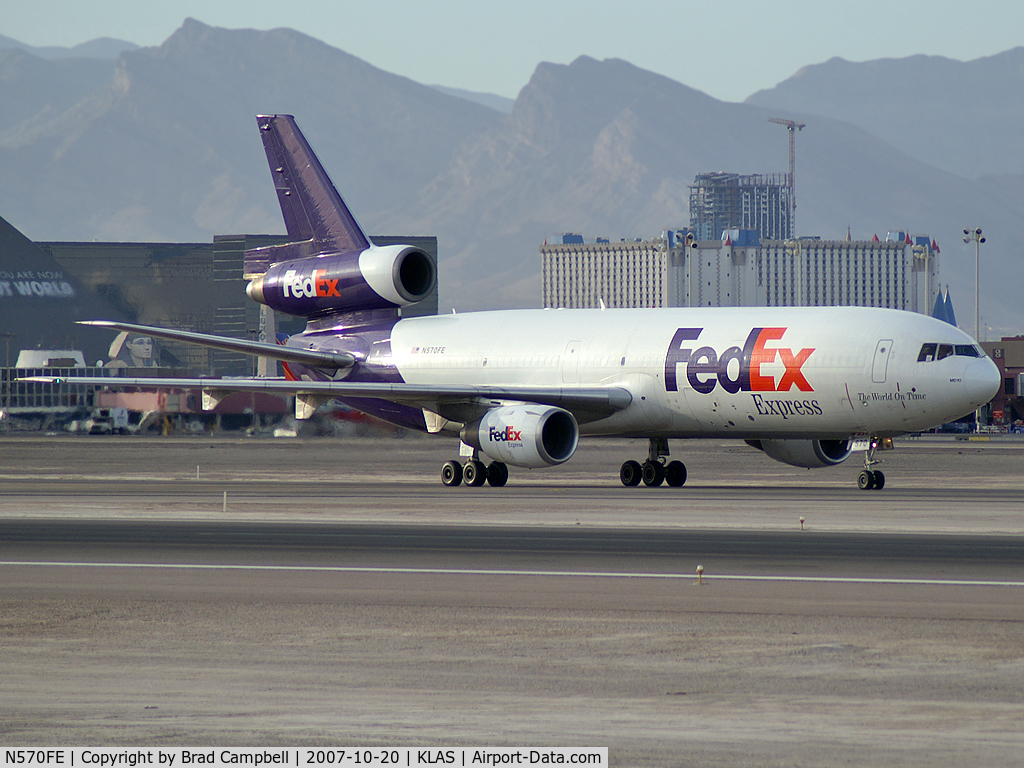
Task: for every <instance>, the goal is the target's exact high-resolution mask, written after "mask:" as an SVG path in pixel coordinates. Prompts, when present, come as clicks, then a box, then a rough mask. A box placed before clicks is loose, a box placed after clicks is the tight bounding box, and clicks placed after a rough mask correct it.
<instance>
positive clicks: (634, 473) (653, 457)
mask: <svg viewBox="0 0 1024 768" xmlns="http://www.w3.org/2000/svg"><path fill="white" fill-rule="evenodd" d="M668 455H669V453H668V440H666V439H665V438H663V437H652V438H651V439H650V440H649V441H648V448H647V461H645V462H644V463H643V464H641V463H640V462H638V461H632V460H630V461H627V462H626V463H624V464H623V465H622V467H621V468H620V469H619V480H621V481H622V484H623V485H625V486H637V485H640V483H641V482H643V484H644V485H646V486H649V487H652V488H653V487H655V486H658V485H661V484H662V483H667V484H668V485H670V486H672V487H673V488H679V487H680V486H682V485H683V484H684V483H685V482H686V465H685V464H683V462H681V461H670V462H668V463H667V464H666V463H665V457H666V456H668Z"/></svg>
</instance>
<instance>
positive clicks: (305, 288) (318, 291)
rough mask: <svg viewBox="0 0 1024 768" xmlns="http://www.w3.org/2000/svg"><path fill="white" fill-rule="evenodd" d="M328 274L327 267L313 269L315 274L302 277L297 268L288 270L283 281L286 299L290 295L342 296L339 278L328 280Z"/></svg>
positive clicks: (295, 296) (296, 296)
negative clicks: (339, 289)
mask: <svg viewBox="0 0 1024 768" xmlns="http://www.w3.org/2000/svg"><path fill="white" fill-rule="evenodd" d="M326 275H327V270H326V269H316V270H313V274H312V275H309V276H308V277H302V276H301V275H299V273H298V270H295V269H289V270H286V271H285V273H284V279H283V280H282V281H281V283H282V285H283V287H284V297H285V298H286V299H287V298H289V297H293V298H296V299H301V298H307V299H315V298H317V297H318V296H337V297H338V298H341V294H340V293H338V278H334V279H333V280H328V279H327V278H326Z"/></svg>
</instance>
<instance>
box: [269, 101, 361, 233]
mask: <svg viewBox="0 0 1024 768" xmlns="http://www.w3.org/2000/svg"><path fill="white" fill-rule="evenodd" d="M256 122H257V124H258V125H259V127H260V136H262V138H263V148H264V149H265V150H266V152H267V160H268V161H269V163H270V173H271V175H272V176H273V178H274V187H275V188H276V189H277V199H278V202H280V204H281V213H282V214H284V223H285V226H286V227H287V228H288V236H289V237H291V238H292V239H293V240H312V241H313V242H315V243H317V244H324V245H328V244H329V245H330V246H332V248H331V250H334V251H337V252H341V253H346V252H352V251H356V252H359V251H363V250H366V249H367V248H369V247H370V242H369V240H368V239H367V237H366V235H364V234H363V231H362V229H360V227H359V224H358V223H357V222H356V220H355V217H354V216H353V215H352V213H351V212H350V211H349V209H348V206H346V205H345V201H344V200H342V198H341V195H339V194H338V191H337V190H336V189H335V188H334V185H333V184H332V183H331V180H330V178H329V177H328V176H327V173H326V172H325V171H324V169H323V166H321V165H320V161H319V160H318V159H317V157H316V155H315V154H313V150H312V149H311V148H310V146H309V144H308V143H307V142H306V138H305V137H304V136H303V135H302V132H301V131H300V130H299V128H298V126H297V125H296V124H295V118H294V117H292V116H291V115H259V116H257V118H256Z"/></svg>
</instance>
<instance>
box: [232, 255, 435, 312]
mask: <svg viewBox="0 0 1024 768" xmlns="http://www.w3.org/2000/svg"><path fill="white" fill-rule="evenodd" d="M436 279H437V270H436V268H435V267H434V262H433V261H432V260H431V258H430V256H428V255H427V254H426V253H424V252H423V251H421V250H420V249H419V248H414V247H412V246H411V245H386V246H381V247H377V246H371V247H370V248H367V249H366V250H365V251H362V252H361V253H341V254H338V253H336V254H330V255H326V256H312V257H309V258H305V259H295V260H292V261H282V262H280V263H278V264H274V265H272V266H271V267H270V268H268V269H267V271H266V272H265V273H264V274H262V275H260V276H259V277H257V278H255V279H254V280H252V282H250V283H249V285H248V286H247V287H246V289H245V292H246V293H247V294H248V295H249V298H251V299H253V300H254V301H258V302H259V303H260V304H266V305H267V306H268V307H271V308H272V309H276V310H278V311H279V312H286V313H287V314H289V315H297V316H298V317H316V316H319V315H326V314H330V313H334V312H350V311H356V310H369V309H392V308H394V307H402V306H406V305H408V304H415V303H416V302H417V301H422V300H423V299H425V298H426V297H427V296H428V295H429V294H430V291H431V290H432V289H433V287H434V283H435V281H436Z"/></svg>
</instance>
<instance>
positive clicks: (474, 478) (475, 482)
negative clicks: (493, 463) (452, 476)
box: [462, 460, 487, 488]
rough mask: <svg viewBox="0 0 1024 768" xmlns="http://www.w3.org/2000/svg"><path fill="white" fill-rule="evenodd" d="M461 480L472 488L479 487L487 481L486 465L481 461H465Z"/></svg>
mask: <svg viewBox="0 0 1024 768" xmlns="http://www.w3.org/2000/svg"><path fill="white" fill-rule="evenodd" d="M462 482H464V483H465V484H466V485H469V486H472V487H474V488H479V487H480V486H481V485H483V484H484V483H486V482H487V467H485V466H484V463H483V462H482V461H473V460H471V461H467V462H466V466H464V467H463V468H462Z"/></svg>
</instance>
